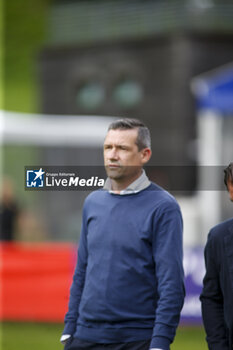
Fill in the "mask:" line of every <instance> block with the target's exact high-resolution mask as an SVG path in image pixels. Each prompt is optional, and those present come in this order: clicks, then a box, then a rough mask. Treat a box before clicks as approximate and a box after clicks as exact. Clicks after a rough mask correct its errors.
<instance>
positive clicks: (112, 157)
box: [108, 147, 118, 159]
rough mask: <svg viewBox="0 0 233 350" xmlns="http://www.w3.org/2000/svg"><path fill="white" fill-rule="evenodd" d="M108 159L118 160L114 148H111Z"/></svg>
mask: <svg viewBox="0 0 233 350" xmlns="http://www.w3.org/2000/svg"><path fill="white" fill-rule="evenodd" d="M108 157H109V159H118V151H117V149H116V148H114V147H113V148H112V149H111V150H110V152H109V154H108Z"/></svg>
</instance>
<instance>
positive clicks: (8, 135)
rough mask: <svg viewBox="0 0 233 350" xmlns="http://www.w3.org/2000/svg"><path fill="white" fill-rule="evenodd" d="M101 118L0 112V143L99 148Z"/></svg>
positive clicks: (103, 122)
mask: <svg viewBox="0 0 233 350" xmlns="http://www.w3.org/2000/svg"><path fill="white" fill-rule="evenodd" d="M114 120H116V118H114V117H105V116H70V115H69V116H64V115H45V114H27V113H17V112H9V111H7V112H6V111H0V143H3V144H13V145H37V146H68V147H69V146H89V147H96V146H102V144H103V140H104V137H105V135H106V132H107V129H108V126H109V124H110V123H111V122H113V121H114Z"/></svg>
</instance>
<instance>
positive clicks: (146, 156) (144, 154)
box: [141, 147, 152, 164]
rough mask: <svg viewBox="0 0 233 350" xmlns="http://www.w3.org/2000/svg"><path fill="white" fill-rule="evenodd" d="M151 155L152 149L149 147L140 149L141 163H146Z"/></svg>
mask: <svg viewBox="0 0 233 350" xmlns="http://www.w3.org/2000/svg"><path fill="white" fill-rule="evenodd" d="M151 155H152V151H151V149H150V148H149V147H147V148H143V149H142V150H141V157H142V163H143V164H146V163H147V162H148V161H149V160H150V157H151Z"/></svg>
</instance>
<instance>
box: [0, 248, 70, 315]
mask: <svg viewBox="0 0 233 350" xmlns="http://www.w3.org/2000/svg"><path fill="white" fill-rule="evenodd" d="M0 254H1V261H0V269H1V305H0V319H1V320H20V321H21V320H22V321H52V322H61V321H63V319H64V315H65V312H66V310H67V305H68V297H69V288H70V284H71V280H72V274H73V269H74V263H75V260H76V246H75V245H73V244H66V243H65V244H64V243H55V244H54V243H36V244H35V243H33V244H32V243H2V244H0Z"/></svg>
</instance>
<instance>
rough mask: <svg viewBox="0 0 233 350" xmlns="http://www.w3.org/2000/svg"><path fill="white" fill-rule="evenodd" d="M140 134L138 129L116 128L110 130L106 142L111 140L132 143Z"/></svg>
mask: <svg viewBox="0 0 233 350" xmlns="http://www.w3.org/2000/svg"><path fill="white" fill-rule="evenodd" d="M137 135H138V130H137V129H123V130H122V129H116V130H113V129H111V130H109V131H108V133H107V135H106V138H105V142H106V141H107V142H111V141H119V142H127V143H130V142H132V141H135V140H136V138H137Z"/></svg>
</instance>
